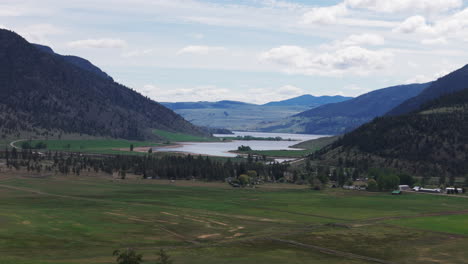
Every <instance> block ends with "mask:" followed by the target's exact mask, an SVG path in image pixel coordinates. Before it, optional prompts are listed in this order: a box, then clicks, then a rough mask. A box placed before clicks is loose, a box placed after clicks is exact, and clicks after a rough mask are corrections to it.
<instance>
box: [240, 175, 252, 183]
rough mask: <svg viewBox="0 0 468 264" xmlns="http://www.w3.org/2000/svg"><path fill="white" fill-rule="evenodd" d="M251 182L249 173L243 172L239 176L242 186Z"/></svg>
mask: <svg viewBox="0 0 468 264" xmlns="http://www.w3.org/2000/svg"><path fill="white" fill-rule="evenodd" d="M249 182H250V177H249V175H247V174H241V175H240V176H239V183H240V184H241V185H242V186H245V185H247V184H248V183H249Z"/></svg>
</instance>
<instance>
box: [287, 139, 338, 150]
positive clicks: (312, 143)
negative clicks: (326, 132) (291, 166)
mask: <svg viewBox="0 0 468 264" xmlns="http://www.w3.org/2000/svg"><path fill="white" fill-rule="evenodd" d="M337 139H338V136H333V137H323V138H318V139H312V140H307V141H304V142H301V143H299V144H296V145H294V146H292V147H293V148H301V149H309V150H314V151H315V150H319V149H321V148H323V147H325V146H326V145H328V144H331V143H333V142H334V141H336V140H337Z"/></svg>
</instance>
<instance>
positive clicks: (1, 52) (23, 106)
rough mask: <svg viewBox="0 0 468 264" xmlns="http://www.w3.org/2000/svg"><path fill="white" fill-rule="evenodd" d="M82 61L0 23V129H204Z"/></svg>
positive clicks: (106, 132) (135, 133) (130, 132)
mask: <svg viewBox="0 0 468 264" xmlns="http://www.w3.org/2000/svg"><path fill="white" fill-rule="evenodd" d="M73 61H74V62H73ZM86 62H87V61H86V60H83V59H81V58H77V57H68V56H58V55H56V54H55V53H52V52H50V51H47V50H44V48H40V47H38V46H35V45H33V44H30V43H28V42H27V41H26V40H25V39H23V38H22V37H21V36H19V35H17V34H16V33H14V32H11V31H8V30H3V29H0V94H1V96H0V129H1V133H2V135H7V134H18V133H19V132H21V131H36V132H37V133H47V132H50V131H55V132H58V133H82V134H88V135H96V136H111V137H117V138H127V139H143V138H148V137H152V136H153V135H152V133H151V130H152V129H153V128H157V129H164V130H169V131H176V132H184V133H189V134H197V135H204V134H205V132H203V131H202V130H201V129H199V128H198V127H196V126H194V125H192V124H190V123H189V122H187V121H186V120H184V119H183V118H182V117H181V116H179V115H177V114H176V113H174V112H173V111H171V110H169V109H167V108H166V107H164V106H162V105H160V104H158V103H156V102H154V101H152V100H150V99H148V98H146V97H144V96H142V95H141V94H139V93H137V92H135V91H133V90H131V89H129V88H127V87H125V86H123V85H120V84H118V83H116V82H114V81H113V80H112V79H111V78H109V77H108V76H107V74H104V73H103V72H102V71H101V70H99V71H97V70H96V69H95V68H94V70H91V69H93V68H92V67H91V66H93V67H95V66H94V65H92V64H91V63H89V64H88V63H86Z"/></svg>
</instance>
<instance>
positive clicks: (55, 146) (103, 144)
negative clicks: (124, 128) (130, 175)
mask: <svg viewBox="0 0 468 264" xmlns="http://www.w3.org/2000/svg"><path fill="white" fill-rule="evenodd" d="M30 142H31V145H33V146H34V145H35V144H37V143H39V142H44V143H45V144H47V149H49V150H52V151H71V152H87V153H98V154H139V153H138V152H130V151H129V150H130V145H133V147H134V148H137V147H147V146H159V145H161V144H160V143H159V144H158V143H154V142H144V141H129V140H123V139H91V140H73V139H72V140H59V139H57V140H55V139H54V140H32V141H30ZM21 143H22V142H18V143H17V144H16V145H17V146H19V147H21ZM120 149H122V150H120ZM123 149H126V150H128V151H126V150H123ZM140 154H145V153H140Z"/></svg>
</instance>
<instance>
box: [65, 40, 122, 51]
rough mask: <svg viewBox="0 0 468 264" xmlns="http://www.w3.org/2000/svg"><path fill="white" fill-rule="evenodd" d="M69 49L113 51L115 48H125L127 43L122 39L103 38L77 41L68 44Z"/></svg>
mask: <svg viewBox="0 0 468 264" xmlns="http://www.w3.org/2000/svg"><path fill="white" fill-rule="evenodd" d="M68 46H69V47H72V48H102V49H113V48H125V47H126V46H127V42H125V41H124V40H122V39H113V38H101V39H83V40H76V41H72V42H69V43H68Z"/></svg>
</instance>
